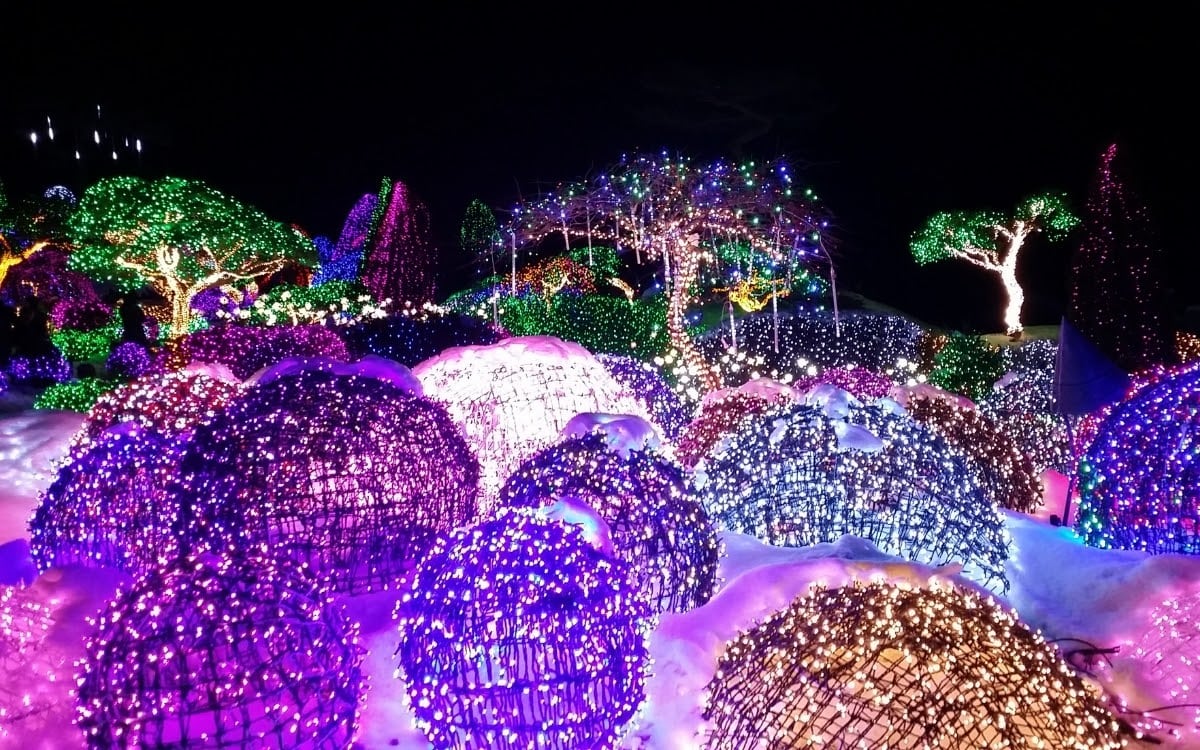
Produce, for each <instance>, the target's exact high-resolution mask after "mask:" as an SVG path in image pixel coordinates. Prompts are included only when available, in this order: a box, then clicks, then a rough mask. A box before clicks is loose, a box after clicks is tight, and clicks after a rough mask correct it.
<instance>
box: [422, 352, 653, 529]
mask: <svg viewBox="0 0 1200 750" xmlns="http://www.w3.org/2000/svg"><path fill="white" fill-rule="evenodd" d="M412 372H413V374H414V375H416V376H417V378H418V379H419V380H420V381H421V385H422V387H423V388H424V389H425V392H426V393H430V394H437V399H438V400H439V401H441V402H443V403H445V404H446V407H447V409H448V410H449V412H450V414H451V416H452V417H453V418H454V421H455V422H456V423H457V424H459V425H460V426H461V427H462V429H463V431H464V433H465V435H466V439H467V442H468V444H469V445H470V446H471V448H472V450H473V452H474V454H475V455H476V456H478V457H479V461H480V495H481V500H480V503H481V505H482V509H483V510H482V512H483V513H484V514H487V513H489V512H490V511H491V510H492V508H493V507H494V505H495V502H496V496H497V493H498V492H499V490H500V487H501V485H503V484H504V481H505V480H506V479H508V477H509V475H510V474H512V472H513V471H514V470H516V468H517V467H518V466H520V465H521V463H522V462H524V461H525V460H526V459H528V458H529V457H530V456H532V455H533V454H535V453H536V452H538V451H539V450H541V449H542V448H545V447H547V446H549V445H551V444H553V443H555V442H557V441H558V438H559V436H560V435H561V433H562V430H563V428H565V427H566V426H567V423H568V422H569V421H570V420H571V419H572V418H573V417H574V416H575V415H577V414H583V413H590V414H628V415H632V416H637V417H641V418H643V419H646V420H647V421H650V415H649V413H647V411H646V409H645V407H643V406H642V404H641V403H640V402H639V401H638V400H637V399H636V398H634V396H633V394H632V393H630V392H629V391H628V390H627V389H626V388H624V387H622V385H621V384H620V383H618V382H617V381H616V379H614V378H613V376H612V375H609V374H608V371H607V370H606V369H605V368H604V365H602V364H600V363H599V362H598V361H596V358H595V357H593V356H592V354H591V352H588V351H587V350H586V349H584V348H583V347H581V346H579V345H578V344H576V343H574V342H569V341H562V340H561V339H556V338H554V337H551V336H514V337H512V338H507V339H504V340H502V341H500V342H498V343H495V344H491V345H489V346H461V347H452V348H450V349H447V350H445V351H443V352H442V353H440V354H438V355H437V356H436V357H432V358H430V359H427V360H425V361H424V362H420V363H418V364H417V365H416V366H415V367H414V368H413V370H412Z"/></svg>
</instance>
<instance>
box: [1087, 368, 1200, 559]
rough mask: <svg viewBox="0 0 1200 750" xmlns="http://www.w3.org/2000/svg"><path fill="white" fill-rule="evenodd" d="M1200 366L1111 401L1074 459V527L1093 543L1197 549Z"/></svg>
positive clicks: (1171, 550)
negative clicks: (1077, 493) (1076, 493)
mask: <svg viewBox="0 0 1200 750" xmlns="http://www.w3.org/2000/svg"><path fill="white" fill-rule="evenodd" d="M1198 454H1200V365H1197V364H1192V365H1186V366H1183V367H1180V368H1175V369H1173V370H1171V371H1170V372H1169V373H1166V374H1164V375H1163V376H1162V377H1160V378H1158V379H1157V380H1150V382H1147V384H1145V385H1143V386H1142V387H1140V388H1138V389H1136V390H1134V391H1133V392H1132V393H1131V394H1129V395H1128V396H1127V397H1126V399H1125V400H1124V401H1122V402H1120V403H1119V404H1116V405H1115V406H1114V407H1113V408H1112V411H1111V412H1110V413H1109V415H1108V416H1107V417H1106V418H1105V419H1104V421H1103V422H1102V423H1101V424H1100V426H1099V427H1098V429H1097V431H1096V435H1095V437H1094V438H1093V439H1092V441H1091V444H1090V445H1089V446H1088V448H1087V451H1086V452H1085V453H1084V455H1083V457H1082V458H1081V459H1080V466H1079V476H1080V482H1079V484H1080V500H1079V513H1078V515H1077V517H1076V518H1077V521H1076V524H1077V530H1078V531H1079V533H1080V535H1081V536H1082V537H1083V539H1084V541H1085V542H1086V543H1087V544H1090V545H1092V546H1095V547H1103V548H1117V549H1131V550H1141V551H1144V552H1148V553H1150V554H1164V553H1182V554H1189V555H1194V554H1200V528H1198V526H1200V460H1197V456H1198Z"/></svg>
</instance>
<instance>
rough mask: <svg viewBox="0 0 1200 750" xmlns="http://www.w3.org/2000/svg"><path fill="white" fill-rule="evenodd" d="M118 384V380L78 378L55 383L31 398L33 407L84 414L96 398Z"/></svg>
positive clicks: (89, 409)
mask: <svg viewBox="0 0 1200 750" xmlns="http://www.w3.org/2000/svg"><path fill="white" fill-rule="evenodd" d="M119 385H121V383H120V382H119V381H116V380H106V379H104V378H79V379H78V380H68V381H67V382H65V383H55V384H54V385H52V386H50V387H49V388H47V389H46V390H44V391H42V392H41V393H39V394H38V396H37V398H35V399H34V400H33V408H35V409H44V410H46V411H76V412H79V413H81V414H86V413H88V412H89V411H91V408H92V406H94V405H95V403H96V401H97V399H99V398H100V397H101V396H103V395H104V394H106V393H108V392H109V391H111V390H113V389H115V388H117V387H118V386H119Z"/></svg>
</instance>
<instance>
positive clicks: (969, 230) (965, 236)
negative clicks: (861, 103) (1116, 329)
mask: <svg viewBox="0 0 1200 750" xmlns="http://www.w3.org/2000/svg"><path fill="white" fill-rule="evenodd" d="M1078 224H1079V219H1078V218H1077V217H1076V216H1075V215H1074V214H1072V213H1071V212H1070V211H1069V210H1068V208H1067V204H1066V200H1065V199H1064V197H1063V196H1061V195H1056V194H1054V193H1043V194H1041V195H1034V196H1032V197H1029V198H1026V199H1025V200H1024V201H1023V202H1021V204H1020V205H1018V206H1017V209H1016V212H1015V213H1014V214H1013V215H1012V217H1011V218H1010V217H1006V216H1004V215H1003V214H1001V213H999V212H996V211H942V212H940V213H937V214H934V215H933V216H931V217H929V218H928V219H927V220H926V221H925V224H924V226H922V227H921V229H920V230H918V231H917V232H916V233H915V234H914V235H913V237H912V240H911V242H910V245H909V249H910V250H911V251H912V254H913V257H914V258H915V259H916V261H917V263H918V264H919V265H922V266H924V265H927V264H929V263H935V262H937V261H939V260H945V259H946V258H958V259H960V260H965V261H967V262H968V263H971V264H973V265H976V266H979V267H980V268H982V269H984V270H987V271H991V272H992V273H995V274H998V275H999V276H1000V281H1001V282H1003V284H1004V291H1005V293H1006V294H1007V299H1008V303H1007V306H1006V307H1005V310H1004V329H1005V333H1007V334H1008V335H1009V336H1010V337H1012V338H1013V339H1019V338H1020V337H1021V331H1022V330H1024V325H1023V324H1022V323H1021V306H1022V305H1024V303H1025V291H1024V290H1023V289H1022V288H1021V283H1020V282H1019V281H1018V280H1017V258H1018V257H1019V256H1020V253H1021V250H1022V249H1023V248H1024V247H1025V242H1026V240H1028V239H1029V238H1030V237H1031V236H1033V235H1034V234H1037V233H1038V232H1043V233H1045V234H1046V236H1047V237H1048V238H1049V239H1051V240H1056V239H1061V238H1062V237H1064V236H1065V235H1066V234H1067V233H1068V232H1070V231H1071V230H1072V229H1074V228H1075V227H1076V226H1077V225H1078Z"/></svg>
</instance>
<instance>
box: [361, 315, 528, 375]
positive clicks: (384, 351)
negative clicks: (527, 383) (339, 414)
mask: <svg viewBox="0 0 1200 750" xmlns="http://www.w3.org/2000/svg"><path fill="white" fill-rule="evenodd" d="M340 333H341V335H342V338H343V339H344V340H345V341H346V346H347V347H348V348H349V350H350V352H351V354H352V355H353V356H357V357H362V356H364V355H367V354H374V355H377V356H380V357H386V358H388V359H391V360H394V361H396V362H399V363H400V364H402V365H405V366H407V367H414V366H416V365H417V364H418V363H420V362H424V361H425V360H427V359H429V358H430V357H434V356H437V355H438V354H441V353H442V352H443V351H445V350H446V349H449V348H451V347H454V346H478V345H484V346H486V345H488V344H495V343H497V342H499V341H501V340H503V339H504V338H507V335H506V334H505V333H504V332H503V331H501V330H500V329H498V328H496V327H495V326H494V325H492V323H491V322H490V321H488V320H484V319H482V318H478V317H476V316H474V315H467V314H465V313H454V312H446V313H432V312H431V313H424V314H416V315H399V314H393V315H388V316H386V317H383V318H378V319H372V320H362V321H359V322H357V323H354V324H353V325H350V326H347V327H346V328H344V329H342V330H341V331H340Z"/></svg>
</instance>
